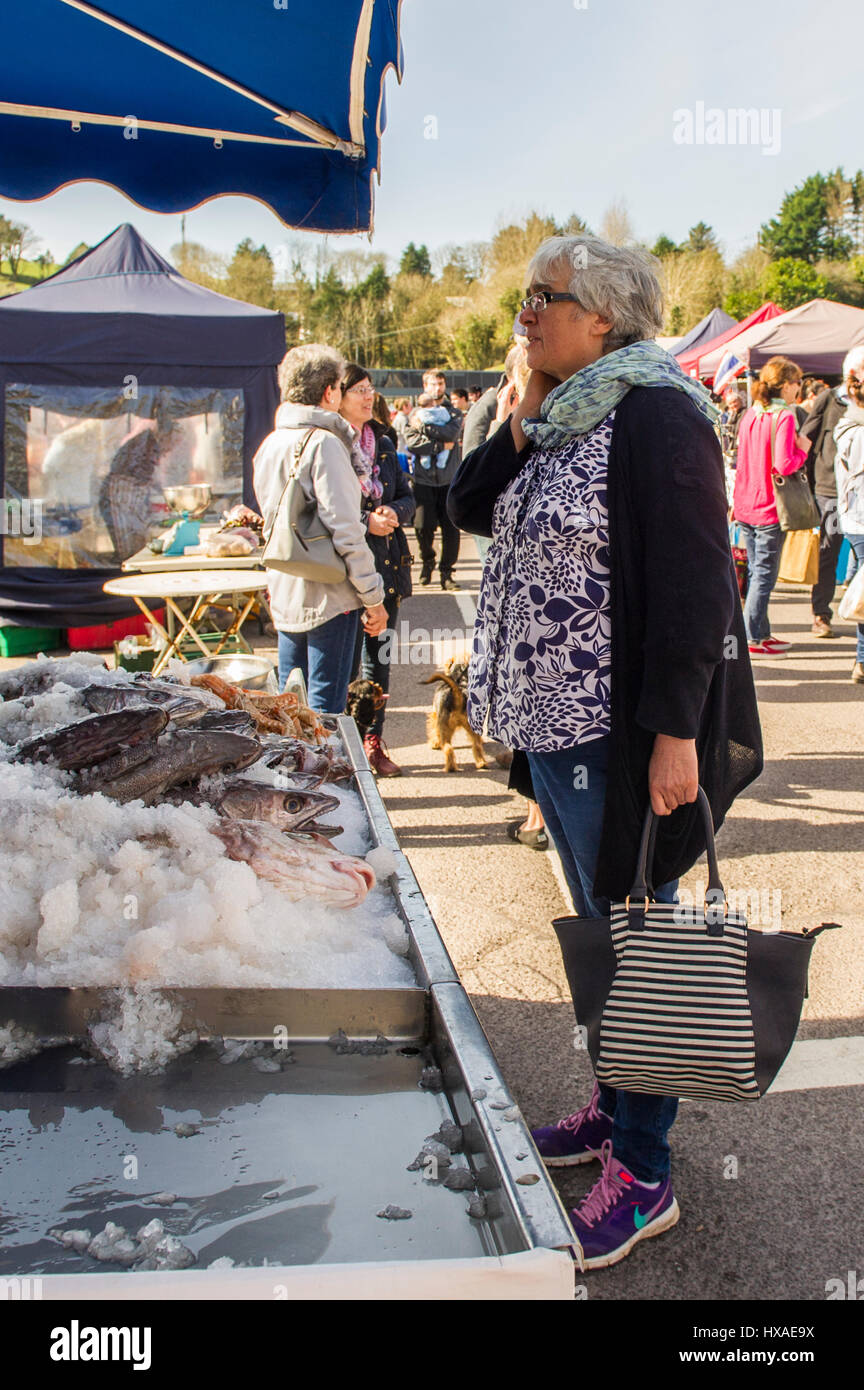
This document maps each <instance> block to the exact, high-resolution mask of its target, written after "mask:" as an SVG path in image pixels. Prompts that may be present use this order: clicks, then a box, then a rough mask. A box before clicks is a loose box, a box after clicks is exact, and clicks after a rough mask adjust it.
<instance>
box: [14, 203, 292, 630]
mask: <svg viewBox="0 0 864 1390" xmlns="http://www.w3.org/2000/svg"><path fill="white" fill-rule="evenodd" d="M284 351H285V331H284V322H283V318H282V315H281V314H278V313H274V312H273V311H271V310H269V309H262V308H259V307H258V306H257V305H254V304H244V303H241V302H239V301H238V300H234V299H228V298H226V296H225V295H221V294H215V293H214V292H213V291H211V290H207V289H204V288H203V287H202V286H201V285H196V284H193V283H191V282H190V281H188V280H186V279H184V278H183V276H182V275H180V274H179V273H178V272H177V271H176V270H175V269H174V268H173V267H172V266H171V265H169V264H168V262H167V261H165V260H163V258H162V257H161V256H160V255H159V254H158V252H156V251H155V250H154V249H153V247H152V246H149V245H148V244H147V242H145V241H144V240H143V239H142V238H141V237H140V236H139V234H138V233H137V232H136V230H135V228H134V227H131V226H129V225H128V224H126V225H124V226H121V227H118V228H117V229H116V231H114V232H112V233H111V235H110V236H108V237H106V239H105V240H104V241H102V242H100V243H99V245H98V246H96V247H94V248H93V249H92V250H91V251H88V252H87V253H85V254H84V255H83V256H80V257H79V258H78V259H77V260H76V261H73V262H72V264H71V265H69V266H66V267H65V268H64V269H63V270H61V271H59V272H58V273H57V274H56V275H53V276H51V277H50V278H49V279H47V280H44V281H43V282H42V283H41V284H39V285H36V286H34V288H33V289H30V290H24V291H23V292H22V293H20V294H17V295H11V296H9V297H8V298H7V299H4V300H2V301H0V402H2V410H0V474H2V488H3V496H4V497H5V498H6V499H7V501H8V500H9V499H11V500H12V503H13V504H15V505H17V506H20V508H21V513H20V514H21V516H22V517H23V516H24V515H25V513H26V512H27V509H28V508H29V509H30V516H31V518H32V515H33V506H32V500H31V499H34V498H35V499H39V507H40V512H39V520H40V526H39V530H40V531H41V536H40V537H37V536H36V535H35V534H27V532H26V529H25V527H23V526H19V528H18V529H19V532H20V534H18V535H13V534H11V530H12V528H11V527H9V528H7V529H8V530H9V531H10V534H6V535H4V536H3V537H2V541H3V557H2V558H3V563H2V567H0V620H3V621H5V622H13V623H18V624H23V625H25V626H34V627H39V626H48V627H75V626H80V625H88V624H91V623H99V622H105V621H107V620H110V619H111V618H114V617H121V616H126V614H128V613H130V612H133V611H137V610H134V608H132V607H131V606H130V605H129V604H128V603H126V602H125V601H124V600H122V599H114V598H109V597H108V595H106V594H104V593H103V592H102V585H103V584H104V583H105V581H106V579H108V578H111V577H113V576H114V575H116V574H118V573H119V564H120V563H121V562H122V560H124V559H126V558H128V556H129V555H130V554H131V553H132V552H133V550H137V549H138V548H139V547H140V545H142V544H143V543H144V541H145V540H146V539H147V537H148V536H149V535H151V534H153V532H154V531H155V529H156V526H157V524H158V512H157V511H155V510H154V507H158V505H159V502H160V499H161V489H162V488H163V487H165V486H168V485H177V484H180V483H186V482H196V481H197V482H207V483H208V484H210V485H211V489H212V492H213V496H214V499H215V500H216V501H217V503H218V502H220V501H222V502H224V504H225V505H229V504H230V503H232V502H234V501H239V500H240V499H241V498H243V499H244V500H245V501H247V502H248V503H251V502H252V501H253V494H252V486H251V465H252V457H253V455H254V453H255V450H256V449H257V447H258V445H259V443H260V442H261V440H262V439H263V437H264V435H265V434H267V433H268V432H269V430H270V429H271V428H272V423H273V416H274V412H275V409H276V406H277V404H278V388H277V382H276V365H277V363H278V362H279V361H280V360H281V358H282V356H283V354H284ZM115 513H116V515H115ZM29 529H30V531H32V532H35V529H36V528H35V527H34V526H32V525H31V526H30V528H29Z"/></svg>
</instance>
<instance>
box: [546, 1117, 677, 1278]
mask: <svg viewBox="0 0 864 1390" xmlns="http://www.w3.org/2000/svg"><path fill="white" fill-rule="evenodd" d="M601 1158H602V1161H603V1172H602V1173H601V1174H600V1177H599V1178H598V1179H597V1181H596V1182H595V1184H594V1186H593V1187H592V1188H591V1191H590V1192H589V1193H588V1195H587V1197H584V1198H583V1199H582V1201H581V1202H580V1204H579V1206H578V1207H576V1208H575V1210H573V1211H571V1213H570V1220H571V1221H572V1222H573V1229H574V1231H575V1232H576V1234H577V1236H578V1237H579V1241H580V1244H581V1246H582V1250H583V1253H584V1257H585V1259H584V1268H585V1269H605V1267H606V1266H607V1265H614V1264H617V1263H618V1261H619V1260H623V1259H624V1256H625V1255H629V1254H630V1251H631V1250H632V1249H633V1246H634V1245H635V1244H636V1242H637V1241H639V1240H646V1239H647V1238H648V1237H649V1236H659V1235H660V1233H661V1231H667V1230H668V1229H669V1227H670V1226H674V1225H675V1223H676V1222H677V1220H678V1217H679V1216H680V1215H681V1213H680V1211H679V1208H678V1203H677V1202H676V1201H675V1198H674V1197H673V1196H672V1183H671V1180H670V1179H669V1178H666V1179H665V1180H664V1181H663V1182H660V1183H658V1185H657V1186H656V1187H646V1186H645V1184H644V1183H641V1182H639V1181H638V1180H637V1179H636V1178H634V1176H633V1174H632V1173H630V1172H629V1171H628V1170H627V1169H626V1168H625V1167H624V1166H623V1164H621V1163H619V1161H618V1159H617V1158H615V1157H614V1156H613V1153H612V1141H611V1139H610V1140H607V1141H606V1143H605V1144H604V1145H603V1152H602V1155H601Z"/></svg>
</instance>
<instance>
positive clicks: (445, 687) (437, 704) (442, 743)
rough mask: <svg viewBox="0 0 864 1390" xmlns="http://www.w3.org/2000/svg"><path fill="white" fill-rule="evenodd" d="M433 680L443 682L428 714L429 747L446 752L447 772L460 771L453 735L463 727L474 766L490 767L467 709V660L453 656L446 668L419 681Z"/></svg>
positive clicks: (427, 681) (445, 766) (425, 682)
mask: <svg viewBox="0 0 864 1390" xmlns="http://www.w3.org/2000/svg"><path fill="white" fill-rule="evenodd" d="M434 681H440V682H441V685H440V687H439V689H438V690H436V691H435V698H434V699H433V701H432V709H431V710H430V711H429V714H428V715H427V717H426V736H427V738H428V740H429V747H430V748H440V749H441V750H442V751H443V753H444V771H445V772H458V771H459V769H458V767H457V766H456V757H455V755H454V753H453V746H452V745H453V735H454V734H455V732H456V730H457V729H464V730H465V732H466V734H467V735H468V738H469V739H470V741H471V753H472V756H473V758H474V766H475V767H476V768H477V769H478V770H481V769H483V768H486V767H488V766H489V764H488V763H487V761H486V758H485V756H484V754H483V741H482V739H481V738H480V736H479V734H475V732H474V730H473V729H472V728H471V725H470V724H469V723H468V716H467V714H466V712H465V711H466V705H467V698H466V692H467V689H468V661H467V659H465V658H462V659H458V660H457V658H456V657H455V656H454V657H451V658H450V660H449V661H448V662H447V664H446V666H445V667H444V670H443V671H436V672H435V674H434V675H432V676H427V677H426V679H425V680H424V681H421V682H420V684H421V685H432V683H433V682H434Z"/></svg>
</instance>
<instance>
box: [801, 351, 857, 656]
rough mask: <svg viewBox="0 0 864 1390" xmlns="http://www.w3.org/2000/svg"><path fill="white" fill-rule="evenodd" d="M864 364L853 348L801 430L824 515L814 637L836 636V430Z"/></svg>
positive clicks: (814, 593)
mask: <svg viewBox="0 0 864 1390" xmlns="http://www.w3.org/2000/svg"><path fill="white" fill-rule="evenodd" d="M859 359H860V361H862V362H864V348H853V349H852V351H851V352H849V353H847V355H846V359H845V361H844V363H843V382H842V384H841V385H840V386H835V387H833V389H831V390H829V391H823V392H822V393H821V395H819V396H817V397H816V400H815V401H814V403H813V409H812V410H811V411H810V416H809V419H808V420H807V422H806V424H804V425H803V426H802V427H801V433H802V435H803V436H804V438H805V439H812V441H813V448H812V449H811V450H810V456H809V458H808V460H807V471H808V477H809V479H810V486H811V487H812V489H813V494H814V496H815V498H816V505H817V507H818V508H819V511H820V513H821V515H822V521H821V524H820V527H819V578H818V579H817V581H816V583H815V584H814V585H813V590H812V593H811V595H810V605H811V607H812V609H813V626H812V627H811V629H810V631H811V632H812V634H813V636H814V637H836V636H837V634H836V633H835V632H834V630H833V628H832V627H831V618H832V616H833V614H832V611H831V602H832V600H833V598H834V587H835V584H836V576H837V561H838V560H839V558H840V547H841V546H842V544H843V536H842V533H841V531H840V523H839V521H838V518H837V480H836V478H835V477H834V456H835V454H836V452H837V445H836V444H835V443H834V427H835V425H837V424H838V423H839V421H840V420H841V418H842V417H843V416H844V415H845V414H846V408H847V406H848V405H849V396H848V393H847V389H846V388H847V384H848V381H849V378H850V376H852V377H854V375H855V372H856V370H858V362H859Z"/></svg>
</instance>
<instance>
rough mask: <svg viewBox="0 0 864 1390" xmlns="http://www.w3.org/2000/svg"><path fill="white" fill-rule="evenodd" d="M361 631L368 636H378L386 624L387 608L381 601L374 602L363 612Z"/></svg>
mask: <svg viewBox="0 0 864 1390" xmlns="http://www.w3.org/2000/svg"><path fill="white" fill-rule="evenodd" d="M362 623H363V631H364V632H367V633H368V634H369V636H370V637H380V635H381V633H382V632H383V631H384V629H385V627H386V626H387V609H386V608H385V607H384V605H383V603H375V604H373V606H372V607H371V608H367V609H365V610H364V612H363V618H362Z"/></svg>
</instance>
